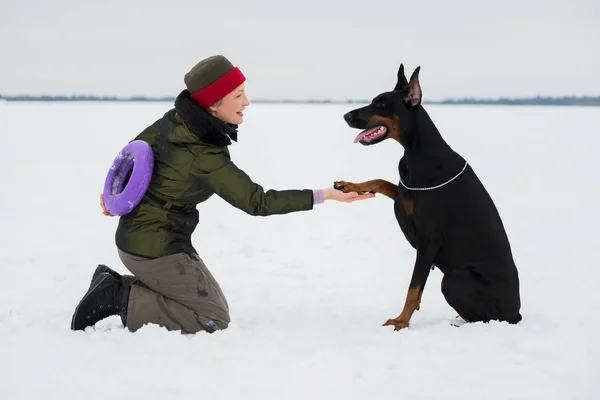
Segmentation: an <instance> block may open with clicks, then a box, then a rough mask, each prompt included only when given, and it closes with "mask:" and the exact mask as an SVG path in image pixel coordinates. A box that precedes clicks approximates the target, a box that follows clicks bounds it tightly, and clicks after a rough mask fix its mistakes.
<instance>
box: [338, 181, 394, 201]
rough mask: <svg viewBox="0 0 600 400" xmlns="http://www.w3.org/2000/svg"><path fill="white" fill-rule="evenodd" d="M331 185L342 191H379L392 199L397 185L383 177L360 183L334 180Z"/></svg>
mask: <svg viewBox="0 0 600 400" xmlns="http://www.w3.org/2000/svg"><path fill="white" fill-rule="evenodd" d="M333 187H334V188H335V189H338V190H341V191H342V192H344V193H350V192H356V193H359V194H360V193H381V194H382V195H384V196H386V197H389V198H390V199H392V200H395V199H396V192H397V191H398V186H397V185H394V184H393V183H391V182H388V181H386V180H385V179H373V180H372V181H366V182H361V183H352V182H345V181H336V182H334V183H333Z"/></svg>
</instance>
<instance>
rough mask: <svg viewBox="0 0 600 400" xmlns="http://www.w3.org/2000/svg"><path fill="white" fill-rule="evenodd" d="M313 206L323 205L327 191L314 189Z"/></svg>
mask: <svg viewBox="0 0 600 400" xmlns="http://www.w3.org/2000/svg"><path fill="white" fill-rule="evenodd" d="M312 192H313V204H321V203H323V202H324V201H325V200H326V198H325V190H323V189H313V191H312Z"/></svg>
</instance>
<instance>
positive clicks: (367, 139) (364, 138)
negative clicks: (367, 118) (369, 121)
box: [354, 125, 387, 144]
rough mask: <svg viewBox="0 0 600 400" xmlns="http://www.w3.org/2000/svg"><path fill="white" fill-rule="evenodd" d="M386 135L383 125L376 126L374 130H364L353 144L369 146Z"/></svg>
mask: <svg viewBox="0 0 600 400" xmlns="http://www.w3.org/2000/svg"><path fill="white" fill-rule="evenodd" d="M386 134H387V128H386V127H385V126H383V125H380V126H376V127H374V128H370V129H365V130H364V131H362V132H361V133H359V134H358V136H357V137H356V139H354V143H358V142H360V143H362V144H370V143H372V142H374V141H376V140H378V139H381V138H383V137H384V136H385V135H386Z"/></svg>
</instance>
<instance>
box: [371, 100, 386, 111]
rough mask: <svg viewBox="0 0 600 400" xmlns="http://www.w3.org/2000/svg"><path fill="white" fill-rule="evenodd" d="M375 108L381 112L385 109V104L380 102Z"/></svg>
mask: <svg viewBox="0 0 600 400" xmlns="http://www.w3.org/2000/svg"><path fill="white" fill-rule="evenodd" d="M373 106H374V107H375V108H378V109H380V110H381V109H384V108H385V104H384V103H383V101H378V102H377V103H374V104H373Z"/></svg>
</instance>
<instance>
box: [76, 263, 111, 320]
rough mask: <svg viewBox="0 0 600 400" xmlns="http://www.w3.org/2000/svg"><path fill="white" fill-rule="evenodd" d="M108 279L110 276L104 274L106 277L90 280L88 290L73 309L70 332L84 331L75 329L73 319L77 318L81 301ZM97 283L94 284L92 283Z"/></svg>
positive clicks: (101, 276) (100, 275)
mask: <svg viewBox="0 0 600 400" xmlns="http://www.w3.org/2000/svg"><path fill="white" fill-rule="evenodd" d="M108 277H110V274H108V273H107V274H106V275H104V276H103V275H102V273H101V274H99V275H98V276H96V278H95V279H94V280H92V283H91V284H90V288H89V289H88V291H87V293H86V294H85V295H84V296H83V298H82V299H81V300H80V301H79V304H78V305H77V307H75V312H74V313H73V317H72V318H71V330H73V331H76V330H85V328H84V329H75V318H76V317H77V313H78V312H79V305H80V304H81V303H83V301H84V300H85V299H87V298H88V296H89V295H90V294H91V293H92V292H93V291H94V290H96V288H97V287H98V286H99V285H100V284H101V283H102V282H104V280H105V279H107V278H108ZM96 280H97V281H98V282H96V283H95V284H94V281H96Z"/></svg>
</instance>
